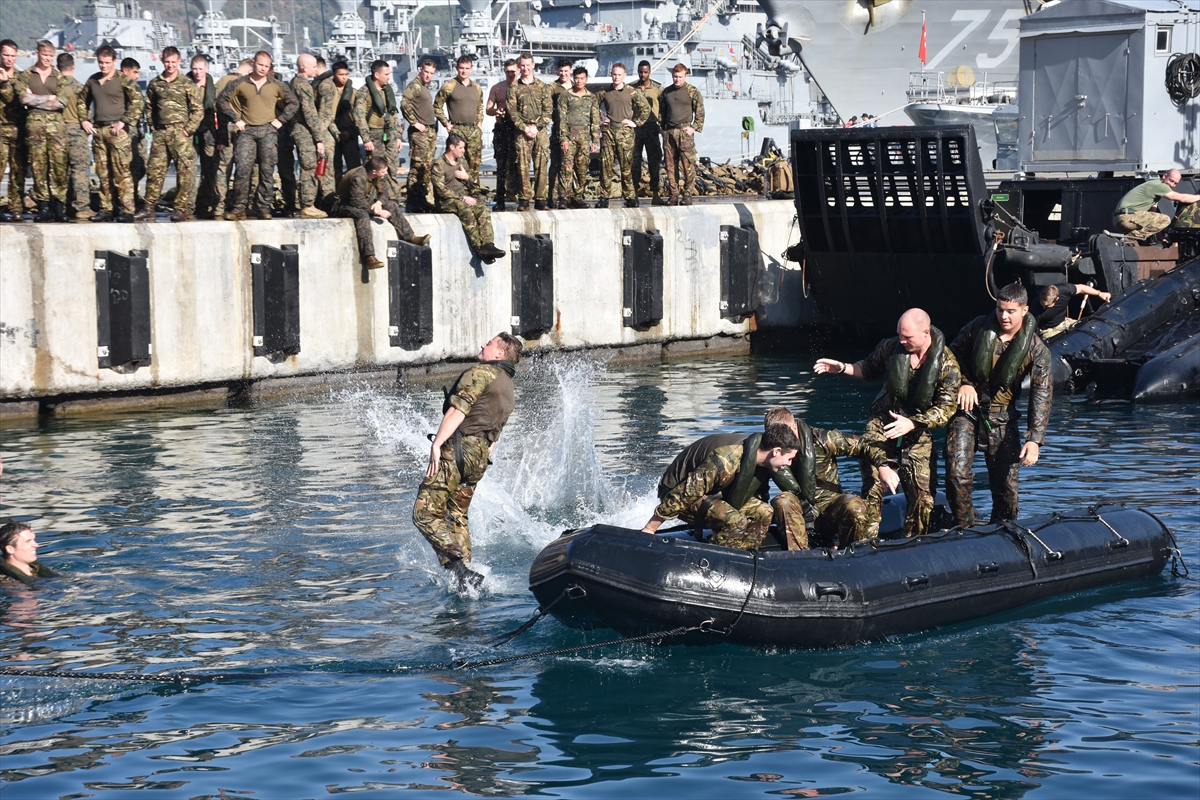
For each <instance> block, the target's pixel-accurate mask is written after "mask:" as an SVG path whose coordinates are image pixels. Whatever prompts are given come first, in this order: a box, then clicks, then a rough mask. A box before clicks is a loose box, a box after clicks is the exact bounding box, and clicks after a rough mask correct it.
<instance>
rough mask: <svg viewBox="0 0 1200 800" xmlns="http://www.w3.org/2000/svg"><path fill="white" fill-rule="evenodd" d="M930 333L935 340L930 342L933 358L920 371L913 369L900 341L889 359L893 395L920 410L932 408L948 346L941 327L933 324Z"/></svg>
mask: <svg viewBox="0 0 1200 800" xmlns="http://www.w3.org/2000/svg"><path fill="white" fill-rule="evenodd" d="M929 335H930V337H931V338H932V339H933V342H932V343H931V344H930V345H929V358H927V359H925V363H924V364H922V365H921V366H920V367H919V368H917V369H916V370H913V368H912V363H911V360H910V358H909V354H908V353H907V352H905V351H904V348H903V347H901V346H900V343H899V342H897V343H896V349H895V351H893V353H892V358H891V360H890V361H889V362H888V386H889V387H891V392H892V397H895V398H896V399H897V400H899V401H901V402H902V403H904V404H905V405H907V406H909V407H911V408H913V409H915V410H917V411H924V410H925V409H927V408H929V403H930V401H931V400H933V391H934V389H936V388H937V379H938V375H940V374H941V372H942V354H943V353H944V351H945V349H946V337H944V336H942V332H941V331H940V330H938V329H937V328H934V327H932V326H931V327H930V328H929ZM914 373H915V376H916V380H915V381H914V380H913V376H914Z"/></svg>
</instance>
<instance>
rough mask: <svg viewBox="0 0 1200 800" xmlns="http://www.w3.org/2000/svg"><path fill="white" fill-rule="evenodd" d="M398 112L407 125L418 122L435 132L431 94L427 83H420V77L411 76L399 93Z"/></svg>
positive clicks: (434, 116)
mask: <svg viewBox="0 0 1200 800" xmlns="http://www.w3.org/2000/svg"><path fill="white" fill-rule="evenodd" d="M400 113H401V114H402V115H403V116H404V119H405V121H406V122H408V124H409V125H413V124H415V123H420V124H422V125H424V126H425V127H426V128H433V129H434V130H435V132H436V130H437V115H436V114H435V113H434V111H433V94H431V93H430V91H429V84H427V83H421V79H420V78H413V79H412V82H410V83H409V84H408V86H405V87H404V91H403V92H401V93H400ZM410 132H411V131H410Z"/></svg>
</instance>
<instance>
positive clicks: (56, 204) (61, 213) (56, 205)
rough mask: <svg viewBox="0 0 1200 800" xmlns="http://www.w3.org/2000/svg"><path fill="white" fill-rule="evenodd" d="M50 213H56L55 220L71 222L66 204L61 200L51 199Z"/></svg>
mask: <svg viewBox="0 0 1200 800" xmlns="http://www.w3.org/2000/svg"><path fill="white" fill-rule="evenodd" d="M50 213H52V214H53V215H54V221H55V222H70V221H71V219H70V217H68V216H67V209H66V206H64V205H63V202H62V201H61V200H51V201H50Z"/></svg>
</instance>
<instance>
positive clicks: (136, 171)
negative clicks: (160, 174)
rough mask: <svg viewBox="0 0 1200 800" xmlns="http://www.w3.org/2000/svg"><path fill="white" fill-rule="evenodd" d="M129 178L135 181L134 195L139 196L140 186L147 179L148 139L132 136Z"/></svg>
mask: <svg viewBox="0 0 1200 800" xmlns="http://www.w3.org/2000/svg"><path fill="white" fill-rule="evenodd" d="M129 177H130V178H131V179H132V180H133V193H134V195H137V193H138V185H139V184H140V183H141V182H142V178H144V177H146V137H145V136H137V135H131V136H130V148H129Z"/></svg>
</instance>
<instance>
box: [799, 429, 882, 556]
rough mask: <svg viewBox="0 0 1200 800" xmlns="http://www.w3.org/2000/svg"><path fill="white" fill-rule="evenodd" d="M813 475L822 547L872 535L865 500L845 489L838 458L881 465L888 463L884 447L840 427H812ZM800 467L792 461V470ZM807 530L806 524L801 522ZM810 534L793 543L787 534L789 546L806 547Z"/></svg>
mask: <svg viewBox="0 0 1200 800" xmlns="http://www.w3.org/2000/svg"><path fill="white" fill-rule="evenodd" d="M812 438H813V456H814V459H813V477H814V479H815V485H816V491H817V494H816V498H815V502H814V504H813V508H812V512H813V515H814V516H815V518H816V520H815V522H814V526H813V528H814V530H813V532H814V534H815V536H814V538H815V540H816V541H815V543H816V544H817V545H818V546H821V547H845V546H847V545H849V544H851V543H852V542H857V541H860V540H863V539H868V538H870V536H871V522H870V519H869V516H868V514H867V504H866V502H865V501H864V500H863V499H862V498H861V497H858V496H857V495H853V494H845V493H843V492H842V483H841V477H840V476H839V475H838V466H837V459H838V458H839V457H843V458H855V459H858V461H859V463H860V464H863V465H866V466H868V467H872V468H874V469H878V468H879V467H882V466H888V465H890V466H893V467H894V466H895V464H889V461H888V457H887V454H886V453H884V451H883V449H882V448H880V447H878V446H877V445H874V444H869V443H867V442H866V441H864V439H863V437H861V436H855V435H853V434H845V433H842V432H841V431H838V430H825V429H823V428H813V429H812ZM797 468H798V465H797V464H796V463H793V464H792V469H793V471H794V470H795V469H797ZM800 529H801V534H803V533H804V527H803V525H801V526H800ZM808 546H809V542H808V537H807V536H804V538H803V540H801V541H797V542H795V543H793V540H792V538H791V537H789V538H788V549H789V550H807V549H808Z"/></svg>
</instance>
